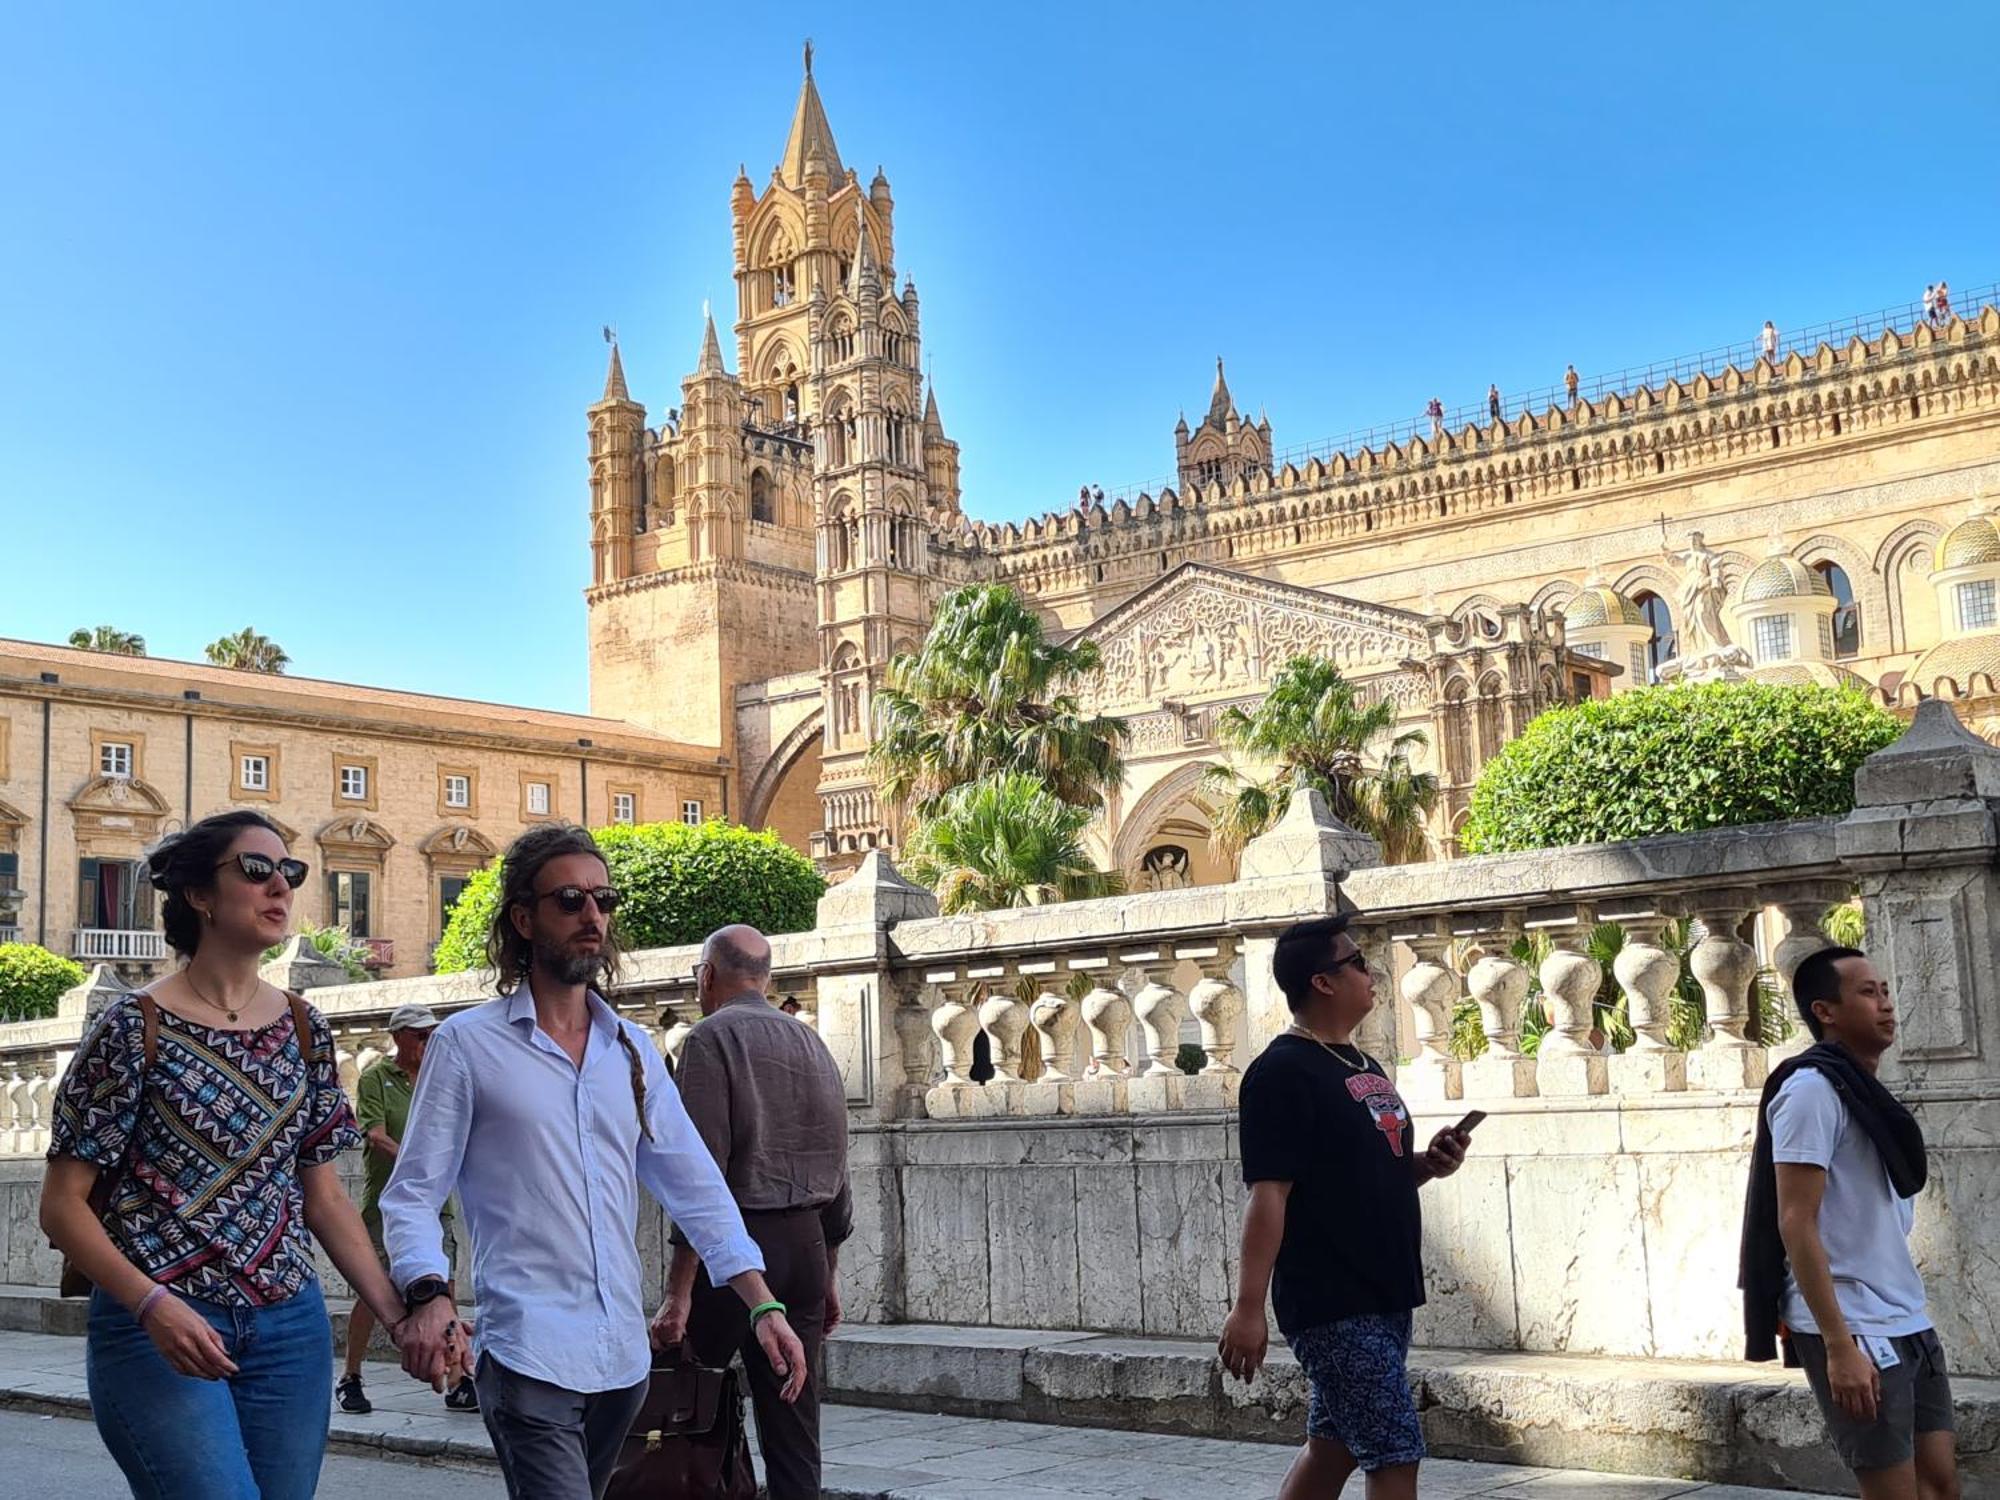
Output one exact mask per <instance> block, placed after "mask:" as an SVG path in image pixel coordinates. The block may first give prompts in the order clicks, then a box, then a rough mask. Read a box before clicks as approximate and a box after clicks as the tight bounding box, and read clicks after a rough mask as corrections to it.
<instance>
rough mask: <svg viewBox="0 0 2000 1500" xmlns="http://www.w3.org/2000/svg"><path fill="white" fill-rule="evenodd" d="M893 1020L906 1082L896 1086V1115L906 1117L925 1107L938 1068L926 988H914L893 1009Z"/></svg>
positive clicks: (891, 1022)
mask: <svg viewBox="0 0 2000 1500" xmlns="http://www.w3.org/2000/svg"><path fill="white" fill-rule="evenodd" d="M889 1021H890V1025H891V1026H892V1027H893V1028H894V1030H895V1033H896V1050H897V1053H898V1055H899V1057H900V1060H901V1062H902V1066H903V1078H902V1082H901V1083H900V1084H898V1085H897V1088H896V1092H897V1094H898V1096H899V1098H898V1102H897V1106H896V1111H895V1117H896V1118H898V1119H906V1118H908V1117H909V1116H911V1115H913V1114H917V1113H920V1112H921V1111H922V1108H923V1100H924V1095H925V1094H926V1093H927V1092H928V1091H929V1089H930V1086H931V1078H932V1076H933V1074H935V1073H936V1071H937V1065H936V1059H935V1058H934V1057H933V1056H932V1053H933V1051H934V1049H935V1047H936V1042H935V1040H934V1039H933V1038H932V1036H931V1013H930V1010H929V1008H928V1007H927V1006H926V1005H925V1004H924V992H923V991H922V990H919V989H915V988H912V989H911V990H910V992H909V993H908V994H907V995H905V996H904V997H903V999H902V1001H901V1002H900V1003H899V1004H898V1005H897V1006H896V1008H895V1009H894V1010H893V1011H891V1012H890V1015H889Z"/></svg>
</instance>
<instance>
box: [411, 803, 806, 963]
mask: <svg viewBox="0 0 2000 1500" xmlns="http://www.w3.org/2000/svg"><path fill="white" fill-rule="evenodd" d="M592 836H593V837H594V838H596V840H597V843H598V847H599V848H601V849H602V850H603V851H604V862H605V864H606V865H608V866H609V867H610V870H611V883H612V885H614V886H616V887H617V888H618V891H619V893H620V894H621V895H622V896H623V897H624V898H625V900H624V904H623V905H621V906H620V907H619V908H618V937H619V941H620V942H622V943H623V944H624V945H625V946H626V947H627V948H664V947H670V946H672V945H674V944H677V943H698V942H700V941H701V940H702V939H703V938H705V937H707V936H708V935H709V934H710V933H711V932H713V931H715V929H716V928H718V927H726V926H728V925H729V924H730V923H732V922H748V923H749V924H750V925H751V926H753V927H756V928H758V929H759V930H760V931H763V932H800V931H803V930H804V929H805V928H808V927H810V926H812V923H813V915H814V911H815V909H816V907H817V906H818V903H819V898H820V897H821V896H822V895H823V894H825V891H826V881H825V880H824V879H823V878H822V877H821V876H820V873H819V871H817V870H815V869H814V868H813V865H812V861H811V860H809V859H807V858H806V857H805V856H804V855H803V854H800V853H799V852H798V851H797V850H796V849H793V848H791V847H790V846H789V845H787V844H785V843H784V842H783V841H782V840H780V839H779V837H778V836H777V835H776V834H775V833H770V832H763V833H758V832H753V831H752V830H751V829H748V828H742V827H739V826H737V825H736V824H733V823H724V822H721V821H719V820H711V821H709V822H707V823H703V824H701V825H700V826H699V827H690V826H689V825H687V824H685V823H637V824H629V823H621V824H618V825H616V826H615V827H611V828H600V829H598V830H596V832H595V833H594V834H593V835H592ZM499 899H500V862H499V861H498V860H495V861H494V862H493V863H492V864H490V865H488V866H487V867H486V868H485V869H483V870H479V871H476V872H475V873H474V874H473V876H472V879H471V880H470V881H468V882H467V883H466V887H465V890H464V891H463V892H462V893H461V894H460V896H459V898H458V902H457V904H456V905H455V906H453V907H452V909H451V920H450V922H449V923H447V924H446V926H445V932H444V938H443V940H442V941H440V942H439V943H438V945H437V951H436V953H435V954H434V955H433V964H434V967H435V968H436V969H437V972H438V973H440V974H452V973H457V972H458V971H460V970H462V969H476V968H478V967H480V966H481V965H482V964H484V963H485V961H486V933H487V930H488V929H489V928H490V927H491V926H492V925H493V913H494V910H495V908H496V906H497V905H498V903H499Z"/></svg>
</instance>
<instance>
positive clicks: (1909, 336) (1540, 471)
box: [938, 300, 2000, 593]
mask: <svg viewBox="0 0 2000 1500" xmlns="http://www.w3.org/2000/svg"><path fill="white" fill-rule="evenodd" d="M1996 336H2000V307H1996V306H1995V305H1994V301H1991V300H1989V301H1987V302H1986V304H1985V305H1983V306H1982V307H1980V309H1979V311H1978V312H1977V313H1975V314H1974V315H1973V316H1972V317H1971V318H1969V319H1967V318H1958V317H1954V318H1952V320H1951V321H1950V323H1949V324H1947V325H1946V326H1944V327H1943V328H1941V329H1933V328H1931V327H1930V325H1929V324H1927V323H1922V322H1919V323H1918V325H1917V326H1916V327H1915V328H1914V329H1913V330H1909V331H1903V330H1899V329H1897V328H1895V327H1884V328H1882V329H1881V331H1880V332H1879V333H1877V334H1875V335H1874V336H1873V337H1872V338H1871V337H1864V336H1863V335H1861V334H1860V333H1856V334H1855V335H1854V336H1853V337H1852V338H1851V339H1850V340H1849V341H1848V342H1847V343H1846V344H1845V346H1843V347H1839V348H1836V347H1835V346H1834V345H1832V344H1831V343H1827V342H1822V343H1820V344H1819V345H1818V347H1817V348H1816V349H1815V350H1814V351H1813V352H1812V353H1811V355H1810V356H1808V355H1806V354H1804V353H1802V352H1801V351H1799V350H1798V349H1794V350H1792V351H1791V352H1790V353H1789V354H1787V355H1785V356H1784V357H1783V358H1782V359H1779V360H1776V361H1773V360H1770V359H1766V358H1763V357H1762V356H1759V357H1758V358H1757V359H1756V360H1755V361H1754V362H1753V363H1751V364H1750V365H1749V366H1748V367H1747V368H1741V367H1739V366H1738V365H1736V364H1733V363H1731V364H1725V365H1724V366H1723V367H1722V368H1721V369H1720V371H1718V372H1716V373H1714V374H1710V373H1708V372H1706V371H1701V372H1697V373H1695V374H1693V375H1692V376H1689V377H1687V378H1685V379H1683V378H1682V377H1681V376H1680V375H1670V376H1668V378H1667V379H1666V380H1665V381H1664V382H1662V383H1661V384H1660V385H1659V386H1658V387H1657V388H1655V387H1653V386H1650V385H1646V384H1640V385H1638V386H1636V387H1634V388H1633V389H1630V390H1627V391H1609V392H1606V393H1605V394H1603V395H1602V396H1601V398H1599V399H1597V400H1589V399H1582V398H1580V399H1578V400H1577V401H1576V402H1575V403H1573V404H1569V405H1564V404H1550V405H1548V406H1547V407H1546V408H1545V409H1543V410H1541V411H1539V412H1535V411H1522V412H1520V413H1518V414H1517V415H1515V416H1513V417H1512V418H1505V419H1502V420H1499V421H1493V422H1489V423H1487V424H1485V425H1480V424H1477V423H1473V422H1470V421H1468V422H1465V423H1463V424H1462V425H1460V426H1458V427H1456V428H1455V429H1454V428H1452V427H1449V426H1445V425H1443V424H1442V423H1440V424H1439V425H1438V427H1437V428H1436V429H1435V431H1434V432H1433V433H1432V434H1430V435H1428V436H1427V435H1424V434H1423V433H1420V432H1411V433H1409V434H1408V435H1407V436H1406V437H1404V438H1402V439H1400V440H1398V439H1390V440H1387V441H1384V442H1382V444H1381V446H1380V447H1375V446H1370V445H1368V444H1365V443H1364V444H1363V445H1361V446H1359V447H1358V448H1356V449H1355V450H1354V451H1352V452H1348V451H1337V452H1334V453H1332V454H1330V455H1328V456H1327V457H1325V458H1321V457H1318V456H1313V457H1309V458H1307V459H1306V460H1305V461H1304V462H1303V463H1302V464H1301V463H1298V462H1287V463H1285V464H1283V465H1282V466H1281V467H1279V468H1277V469H1276V470H1275V471H1274V472H1269V473H1267V472H1265V471H1263V470H1262V469H1258V468H1255V467H1253V466H1247V465H1246V466H1243V467H1242V468H1240V469H1239V470H1238V471H1237V472H1236V473H1234V475H1233V476H1232V477H1228V478H1226V479H1218V480H1216V481H1214V482H1211V483H1206V484H1204V483H1202V482H1200V481H1199V480H1198V479H1197V480H1194V481H1192V482H1188V483H1185V484H1184V485H1182V486H1181V487H1180V488H1178V489H1177V488H1176V487H1175V486H1173V485H1171V484H1169V485H1165V486H1163V487H1162V488H1161V489H1160V490H1159V492H1158V493H1157V494H1153V493H1149V492H1146V491H1141V492H1140V493H1138V494H1137V495H1135V496H1127V495H1123V494H1121V495H1119V496H1118V497H1116V498H1115V499H1113V500H1112V501H1111V502H1110V503H1109V504H1108V505H1103V504H1097V503H1093V504H1091V505H1089V506H1088V507H1084V506H1082V505H1081V504H1079V506H1078V507H1076V508H1073V509H1070V510H1067V511H1051V512H1047V513H1044V514H1043V515H1041V516H1039V517H1036V518H1033V519H1031V520H1028V521H1025V522H1013V521H1007V522H982V523H977V524H974V525H969V526H967V527H966V528H965V530H964V531H963V532H962V533H960V534H959V535H958V536H956V537H951V536H940V537H939V539H938V545H939V548H940V551H941V553H942V555H943V557H944V558H945V559H947V561H946V562H945V567H946V569H947V571H948V572H950V571H957V572H962V573H963V574H964V575H965V576H966V577H968V578H973V577H977V578H987V579H993V580H1004V581H1007V582H1011V583H1014V584H1016V586H1018V587H1020V588H1022V589H1023V590H1024V591H1026V592H1029V593H1061V592H1064V591H1066V590H1068V589H1070V588H1082V587H1089V586H1091V585H1092V584H1094V583H1098V582H1103V581H1104V579H1103V578H1102V577H1099V576H1096V575H1095V574H1094V573H1093V571H1092V565H1094V564H1102V563H1105V562H1108V561H1110V560H1113V559H1117V558H1121V557H1124V556H1126V555H1127V554H1130V553H1137V552H1151V551H1156V550H1159V549H1162V548H1165V549H1168V550H1169V552H1171V553H1174V554H1175V555H1173V557H1172V561H1174V562H1178V561H1181V560H1184V559H1186V558H1188V557H1193V556H1206V557H1208V558H1210V559H1211V560H1215V559H1216V558H1217V557H1218V556H1221V555H1226V556H1237V555H1240V553H1239V552H1237V551H1235V550H1232V549H1234V548H1237V547H1239V546H1247V547H1248V548H1249V549H1250V550H1251V551H1253V552H1254V551H1256V550H1261V549H1260V547H1259V543H1260V542H1262V541H1263V540H1264V539H1265V538H1267V537H1268V535H1269V534H1270V533H1273V532H1283V533H1285V534H1286V537H1285V539H1286V541H1287V542H1292V543H1296V542H1305V541H1314V540H1325V539H1331V538H1338V537H1348V536H1366V535H1371V534H1376V533H1381V532H1387V531H1409V530H1417V529H1422V528H1425V527H1432V526H1439V525H1449V524H1450V523H1451V522H1452V521H1454V520H1456V519H1458V518H1460V517H1463V516H1465V515H1467V514H1473V513H1480V512H1485V511H1490V510H1495V509H1500V508H1504V507H1511V506H1521V507H1532V506H1536V505H1539V504H1543V503H1552V502H1556V501H1559V500H1560V501H1565V502H1566V501H1569V500H1571V499H1572V498H1573V497H1574V496H1575V495H1577V494H1578V493H1580V492H1587V491H1595V490H1604V489H1610V488H1614V487H1617V486H1630V487H1633V488H1641V487H1644V486H1645V485H1647V484H1648V483H1649V482H1652V481H1669V480H1672V481H1676V482H1678V481H1679V480H1680V479H1682V478H1683V477H1684V476H1685V475H1686V474H1687V472H1688V471H1689V470H1693V469H1720V468H1722V467H1724V466H1726V465H1730V464H1734V463H1740V462H1754V461H1758V460H1765V459H1768V458H1769V456H1770V455H1771V454H1772V453H1774V452H1779V451H1782V450H1785V449H1788V448H1792V447H1795V446H1798V447H1805V446H1820V445H1824V444H1826V443H1829V442H1833V441H1842V440H1850V441H1851V440H1857V439H1864V438H1867V437H1872V436H1873V435H1875V434H1876V433H1878V432H1882V431H1885V430H1889V429H1900V428H1901V427H1902V426H1903V425H1904V424H1906V423H1909V422H1913V421H1922V420H1925V419H1927V418H1930V417H1934V416H1944V415H1957V414H1959V413H1962V412H1965V411H1967V410H1973V409H1979V408H1984V407H1990V406H1995V405H2000V353H1996V350H1995V347H1994V344H1995V339H1996ZM1057 547H1060V548H1061V549H1062V555H1061V558H1060V559H1057V558H1056V557H1053V556H1051V552H1052V550H1053V549H1054V548H1057ZM1217 548H1220V549H1223V550H1222V552H1220V553H1218V552H1217V551H1216V550H1214V549H1217ZM1176 549H1178V550H1176ZM1203 549H1208V550H1203Z"/></svg>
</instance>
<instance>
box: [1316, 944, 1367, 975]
mask: <svg viewBox="0 0 2000 1500" xmlns="http://www.w3.org/2000/svg"><path fill="white" fill-rule="evenodd" d="M1347 968H1354V969H1359V970H1361V971H1362V972H1363V973H1366V972H1367V971H1368V955H1367V954H1365V953H1363V952H1362V951H1361V950H1360V949H1359V948H1356V949H1355V950H1354V951H1353V952H1352V953H1350V954H1348V955H1347V956H1346V957H1345V958H1336V959H1335V960H1334V961H1333V962H1332V963H1330V964H1328V965H1327V966H1326V967H1325V968H1324V969H1321V970H1320V973H1322V974H1338V973H1339V972H1340V971H1341V970H1342V969H1347Z"/></svg>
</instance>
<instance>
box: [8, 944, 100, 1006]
mask: <svg viewBox="0 0 2000 1500" xmlns="http://www.w3.org/2000/svg"><path fill="white" fill-rule="evenodd" d="M83 975H84V970H83V965H82V964H80V963H77V962H76V961H75V960H73V959H68V958H64V957H63V956H62V955H61V954H60V953H51V952H49V950H48V949H46V948H39V947H37V946H35V944H33V943H0V1021H40V1020H43V1019H45V1018H47V1017H49V1016H52V1015H54V1014H55V1013H56V1001H58V1000H60V999H61V998H62V997H63V992H64V991H65V990H72V989H75V988H76V987H77V986H78V985H80V984H82V983H83Z"/></svg>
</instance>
